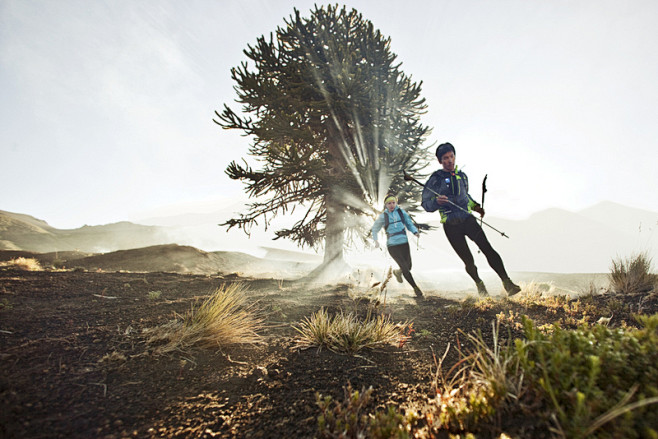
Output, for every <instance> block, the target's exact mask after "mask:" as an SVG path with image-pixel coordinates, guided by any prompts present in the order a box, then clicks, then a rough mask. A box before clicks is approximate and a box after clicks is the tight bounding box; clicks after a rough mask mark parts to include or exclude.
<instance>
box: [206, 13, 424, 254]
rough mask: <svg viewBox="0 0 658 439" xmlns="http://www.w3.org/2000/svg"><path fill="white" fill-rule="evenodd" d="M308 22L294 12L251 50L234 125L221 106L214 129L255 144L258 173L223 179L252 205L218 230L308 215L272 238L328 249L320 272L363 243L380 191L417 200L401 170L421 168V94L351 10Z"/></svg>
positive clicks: (240, 73)
mask: <svg viewBox="0 0 658 439" xmlns="http://www.w3.org/2000/svg"><path fill="white" fill-rule="evenodd" d="M311 12H312V14H311V17H310V18H302V17H301V16H300V13H299V11H298V10H297V9H295V10H294V15H293V16H290V17H289V19H288V20H284V23H285V26H283V27H279V28H277V30H276V32H275V34H274V35H272V34H270V37H269V39H266V38H265V37H260V38H258V40H257V42H256V44H255V45H254V46H251V45H249V46H248V48H247V49H246V50H245V51H244V53H245V55H246V56H247V58H248V59H249V61H247V62H243V63H242V64H241V65H240V66H239V67H235V68H233V69H232V70H231V73H232V78H233V80H234V81H235V82H236V84H237V85H236V86H235V90H236V92H237V94H238V98H237V100H236V101H237V102H238V103H240V104H242V114H238V113H236V112H235V111H233V110H232V109H231V108H229V107H228V106H227V105H224V109H223V111H222V112H221V113H219V112H215V113H216V115H217V118H216V119H215V120H214V121H215V122H216V123H217V124H219V125H220V126H222V127H223V128H226V129H238V130H241V131H242V132H243V134H245V135H248V136H252V137H253V139H255V140H254V142H253V144H252V146H251V147H250V149H249V154H250V155H252V156H254V157H255V158H256V159H257V160H258V161H259V162H260V163H261V164H262V167H261V168H260V169H253V168H252V167H251V166H249V165H248V164H247V163H246V162H244V163H243V164H240V163H236V162H232V163H231V164H230V165H229V166H228V168H227V169H226V173H227V174H228V176H229V177H230V178H232V179H236V180H241V181H243V182H244V183H245V184H246V191H247V193H248V194H249V196H250V197H252V198H254V199H256V200H257V201H255V202H253V203H252V204H250V206H249V211H248V212H246V213H243V214H241V215H240V217H239V218H236V219H231V220H229V221H228V222H226V223H225V224H224V225H227V226H228V227H229V229H230V228H232V227H238V228H242V229H244V230H245V232H247V233H249V231H250V229H251V227H252V226H253V225H255V224H257V220H258V219H259V218H260V217H263V218H264V220H265V224H266V226H267V225H269V222H270V221H271V220H272V218H274V217H275V216H276V215H278V214H283V213H287V212H289V211H291V210H294V209H295V208H298V209H300V208H301V209H304V212H305V214H304V216H303V218H302V219H301V220H299V221H298V222H297V223H296V224H294V225H293V226H292V227H290V228H288V229H283V230H278V231H276V232H275V233H276V238H275V239H278V238H288V239H291V240H293V241H294V242H297V243H298V244H300V245H301V246H304V245H309V246H312V247H317V246H319V245H320V244H322V243H323V240H324V244H325V257H324V262H325V264H327V263H330V262H334V261H341V262H342V255H343V247H344V245H345V244H346V243H350V242H353V240H354V238H356V237H362V238H363V237H365V236H366V233H365V232H366V230H367V229H368V228H369V227H370V225H371V223H372V220H373V213H374V212H376V211H380V210H381V209H382V208H383V198H384V195H385V194H386V193H387V192H388V191H391V192H395V193H397V194H398V196H399V197H400V202H401V203H405V202H411V201H412V200H418V199H419V198H420V191H419V188H418V187H414V186H412V185H411V184H409V183H408V182H404V180H403V178H402V170H403V169H405V170H407V171H409V172H412V173H415V172H418V171H419V170H421V169H422V168H423V167H424V166H425V165H426V161H427V157H428V152H427V149H426V148H423V147H422V143H423V141H424V139H425V138H426V136H427V134H428V133H429V128H428V127H426V126H423V125H422V124H421V123H420V116H421V115H422V114H423V113H424V112H425V108H426V104H425V100H424V99H423V98H421V95H420V94H421V84H416V83H414V82H413V81H412V80H411V78H410V77H407V76H406V75H405V74H404V73H403V72H402V71H401V70H400V63H396V55H394V54H393V53H392V52H391V50H390V38H384V37H383V36H382V34H381V33H380V32H379V31H378V30H376V29H375V28H374V27H373V25H372V23H371V22H370V21H368V20H365V19H364V18H363V17H362V15H361V14H360V13H358V12H357V11H356V10H354V9H352V10H351V11H348V10H346V9H345V8H344V7H343V8H342V9H339V8H338V7H337V6H327V7H326V8H325V7H321V8H318V7H317V6H316V8H315V10H313V11H311ZM406 207H407V208H408V210H411V211H412V212H413V211H414V210H415V209H414V206H410V205H407V206H406ZM366 215H370V216H369V217H368V216H366ZM346 232H347V233H346Z"/></svg>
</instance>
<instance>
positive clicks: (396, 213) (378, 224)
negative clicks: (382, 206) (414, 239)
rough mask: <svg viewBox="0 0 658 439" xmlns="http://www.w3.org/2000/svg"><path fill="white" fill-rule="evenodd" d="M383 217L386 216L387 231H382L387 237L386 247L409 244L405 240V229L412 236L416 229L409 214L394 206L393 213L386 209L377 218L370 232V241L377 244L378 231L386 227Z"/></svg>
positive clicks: (416, 231)
mask: <svg viewBox="0 0 658 439" xmlns="http://www.w3.org/2000/svg"><path fill="white" fill-rule="evenodd" d="M384 215H386V216H388V230H384V231H385V232H386V237H387V240H386V245H387V246H389V247H391V246H393V245H400V244H404V243H406V242H409V241H408V240H407V232H406V230H405V228H406V229H408V230H409V231H410V232H411V233H413V234H414V235H415V234H416V233H418V229H417V228H416V226H414V223H413V221H411V217H409V214H408V213H407V212H405V211H404V209H401V208H400V206H395V209H394V210H393V212H389V211H388V209H386V210H384V211H383V212H382V213H380V214H379V215H378V216H377V219H376V220H375V224H373V226H372V230H371V231H372V239H374V240H375V242H377V235H378V234H379V231H380V230H381V229H382V228H383V227H385V225H386V218H385V217H384Z"/></svg>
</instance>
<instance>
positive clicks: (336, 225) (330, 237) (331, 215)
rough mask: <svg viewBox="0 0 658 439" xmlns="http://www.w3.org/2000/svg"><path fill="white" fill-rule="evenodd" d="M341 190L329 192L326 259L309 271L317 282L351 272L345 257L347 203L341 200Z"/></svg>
mask: <svg viewBox="0 0 658 439" xmlns="http://www.w3.org/2000/svg"><path fill="white" fill-rule="evenodd" d="M339 192H340V191H333V192H332V193H330V194H327V198H326V206H327V219H326V223H325V238H324V259H323V261H322V264H320V265H319V266H318V267H317V268H315V269H314V270H313V271H312V272H311V273H309V275H308V278H309V279H311V280H313V281H315V282H329V281H332V280H336V279H338V278H340V277H342V276H344V275H345V274H348V273H349V272H350V267H349V266H348V265H347V263H346V262H345V259H344V258H343V248H344V246H345V205H344V203H343V202H342V201H341V200H340V198H339V197H340V193H339Z"/></svg>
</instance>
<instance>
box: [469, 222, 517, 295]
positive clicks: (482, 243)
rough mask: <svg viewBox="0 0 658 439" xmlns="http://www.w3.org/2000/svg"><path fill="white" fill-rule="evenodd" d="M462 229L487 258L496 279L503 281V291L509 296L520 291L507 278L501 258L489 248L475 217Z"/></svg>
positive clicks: (489, 244) (488, 243)
mask: <svg viewBox="0 0 658 439" xmlns="http://www.w3.org/2000/svg"><path fill="white" fill-rule="evenodd" d="M464 228H465V231H466V235H467V236H468V237H469V238H471V239H472V240H473V242H474V243H475V244H476V245H477V246H478V248H479V249H480V250H482V254H484V256H485V257H486V258H487V262H488V263H489V266H490V267H491V268H493V270H494V271H495V272H496V274H497V275H498V277H500V279H501V280H502V281H503V285H504V286H505V291H507V293H508V294H509V295H510V296H511V295H513V294H516V293H518V292H519V291H521V288H520V287H519V286H518V285H515V284H514V282H512V280H511V279H510V278H509V275H508V274H507V270H505V264H503V258H501V257H500V255H499V254H498V252H497V251H496V250H494V248H493V247H492V246H491V243H490V242H489V240H488V239H487V235H485V234H484V230H482V227H480V225H479V224H478V223H477V220H476V219H475V217H471V218H469V219H468V220H466V222H465V223H464Z"/></svg>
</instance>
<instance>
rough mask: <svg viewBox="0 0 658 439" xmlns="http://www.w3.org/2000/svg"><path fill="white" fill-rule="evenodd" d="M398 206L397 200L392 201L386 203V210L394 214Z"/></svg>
mask: <svg viewBox="0 0 658 439" xmlns="http://www.w3.org/2000/svg"><path fill="white" fill-rule="evenodd" d="M397 204H398V203H397V202H396V201H395V200H391V201H389V202H387V203H386V208H387V209H388V211H389V212H393V211H394V210H395V206H396V205H397Z"/></svg>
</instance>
